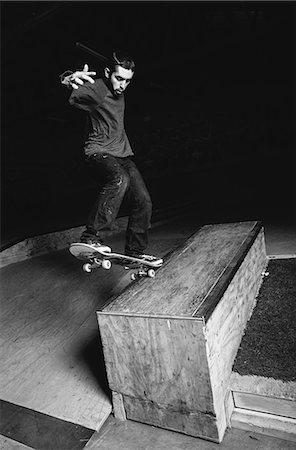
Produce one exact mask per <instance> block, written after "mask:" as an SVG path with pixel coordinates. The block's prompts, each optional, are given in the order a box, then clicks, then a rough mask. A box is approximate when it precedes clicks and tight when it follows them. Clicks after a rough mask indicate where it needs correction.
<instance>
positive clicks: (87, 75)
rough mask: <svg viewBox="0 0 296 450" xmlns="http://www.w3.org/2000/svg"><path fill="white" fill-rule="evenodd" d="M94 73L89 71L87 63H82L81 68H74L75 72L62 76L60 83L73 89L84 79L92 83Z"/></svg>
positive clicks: (83, 81) (80, 84) (81, 83)
mask: <svg viewBox="0 0 296 450" xmlns="http://www.w3.org/2000/svg"><path fill="white" fill-rule="evenodd" d="M94 75H96V72H89V70H88V64H84V67H83V70H76V72H74V73H71V74H70V75H68V76H66V77H64V78H63V80H62V84H66V85H67V86H69V87H72V88H73V89H78V88H79V86H82V85H83V84H84V83H85V82H86V81H89V82H90V83H94V82H95V80H94V79H93V78H92V76H94Z"/></svg>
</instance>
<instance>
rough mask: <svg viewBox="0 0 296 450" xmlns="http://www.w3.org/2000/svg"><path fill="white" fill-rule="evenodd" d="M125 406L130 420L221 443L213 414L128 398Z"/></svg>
mask: <svg viewBox="0 0 296 450" xmlns="http://www.w3.org/2000/svg"><path fill="white" fill-rule="evenodd" d="M124 406H125V410H126V414H127V418H128V419H131V420H135V421H138V422H143V423H147V424H150V425H155V426H157V427H161V428H165V429H166V430H174V431H178V432H179V433H180V432H181V433H184V434H189V435H190V436H196V437H202V438H204V439H210V440H212V441H216V442H219V435H218V431H217V425H216V418H215V415H214V414H213V413H210V412H201V411H188V410H186V408H184V409H181V410H175V409H173V408H170V407H166V408H163V407H160V406H159V405H157V404H155V403H154V402H149V401H145V400H142V399H137V398H131V397H128V396H124Z"/></svg>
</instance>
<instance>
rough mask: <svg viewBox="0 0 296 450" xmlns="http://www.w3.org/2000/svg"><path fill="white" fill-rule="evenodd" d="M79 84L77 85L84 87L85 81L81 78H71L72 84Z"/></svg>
mask: <svg viewBox="0 0 296 450" xmlns="http://www.w3.org/2000/svg"><path fill="white" fill-rule="evenodd" d="M73 82H74V83H77V84H80V85H82V84H83V81H82V80H81V79H80V78H79V77H72V78H71V83H73Z"/></svg>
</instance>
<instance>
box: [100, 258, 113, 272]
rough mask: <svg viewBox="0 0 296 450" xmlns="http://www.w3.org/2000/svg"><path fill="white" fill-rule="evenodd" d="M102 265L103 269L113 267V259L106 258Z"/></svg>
mask: <svg viewBox="0 0 296 450" xmlns="http://www.w3.org/2000/svg"><path fill="white" fill-rule="evenodd" d="M102 267H103V269H107V270H108V269H110V268H111V261H109V259H104V261H103V262H102Z"/></svg>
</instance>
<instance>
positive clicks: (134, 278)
mask: <svg viewBox="0 0 296 450" xmlns="http://www.w3.org/2000/svg"><path fill="white" fill-rule="evenodd" d="M136 279H137V274H135V273H132V274H131V280H132V281H135V280H136Z"/></svg>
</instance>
